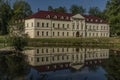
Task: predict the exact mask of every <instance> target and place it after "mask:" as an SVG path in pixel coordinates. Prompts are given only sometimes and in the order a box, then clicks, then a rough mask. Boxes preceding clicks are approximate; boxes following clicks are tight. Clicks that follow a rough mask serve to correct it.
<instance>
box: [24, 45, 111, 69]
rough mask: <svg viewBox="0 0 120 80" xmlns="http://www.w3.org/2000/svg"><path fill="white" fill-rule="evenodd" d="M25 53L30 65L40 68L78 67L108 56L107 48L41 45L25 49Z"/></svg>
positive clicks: (99, 60)
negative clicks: (50, 46)
mask: <svg viewBox="0 0 120 80" xmlns="http://www.w3.org/2000/svg"><path fill="white" fill-rule="evenodd" d="M25 53H26V55H27V56H28V61H29V63H30V65H32V66H36V68H39V69H40V70H54V69H63V68H68V67H73V68H76V69H79V68H81V67H82V66H84V64H86V65H88V64H96V63H98V62H101V60H104V59H108V58H109V49H92V48H91V49H86V48H59V47H58V48H54V47H53V48H48V47H41V48H35V49H34V50H27V51H25Z"/></svg>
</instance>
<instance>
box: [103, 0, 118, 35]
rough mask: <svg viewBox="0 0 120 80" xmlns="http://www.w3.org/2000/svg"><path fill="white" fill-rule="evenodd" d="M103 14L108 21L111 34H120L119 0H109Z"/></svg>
mask: <svg viewBox="0 0 120 80" xmlns="http://www.w3.org/2000/svg"><path fill="white" fill-rule="evenodd" d="M105 15H106V16H107V19H108V21H109V23H110V27H111V32H112V35H116V34H117V35H120V34H119V33H120V1H119V0H109V1H108V2H107V5H106V10H105Z"/></svg>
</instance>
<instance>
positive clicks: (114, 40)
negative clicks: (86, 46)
mask: <svg viewBox="0 0 120 80" xmlns="http://www.w3.org/2000/svg"><path fill="white" fill-rule="evenodd" d="M119 41H120V38H118V39H117V38H34V39H30V40H29V42H42V43H81V42H82V43H87V42H88V43H120V42H119Z"/></svg>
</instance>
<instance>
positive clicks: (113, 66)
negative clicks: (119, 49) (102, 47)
mask: <svg viewBox="0 0 120 80" xmlns="http://www.w3.org/2000/svg"><path fill="white" fill-rule="evenodd" d="M103 66H104V68H105V69H106V71H107V72H108V75H107V76H108V78H114V79H109V80H120V55H115V54H112V55H111V56H110V58H109V60H107V61H105V63H103Z"/></svg>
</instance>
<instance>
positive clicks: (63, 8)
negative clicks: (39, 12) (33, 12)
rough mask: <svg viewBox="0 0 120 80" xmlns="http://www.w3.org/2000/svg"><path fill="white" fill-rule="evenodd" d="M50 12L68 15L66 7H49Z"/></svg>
mask: <svg viewBox="0 0 120 80" xmlns="http://www.w3.org/2000/svg"><path fill="white" fill-rule="evenodd" d="M48 11H54V12H62V13H66V12H67V10H66V8H65V7H61V6H60V7H58V8H53V7H52V6H48Z"/></svg>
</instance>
